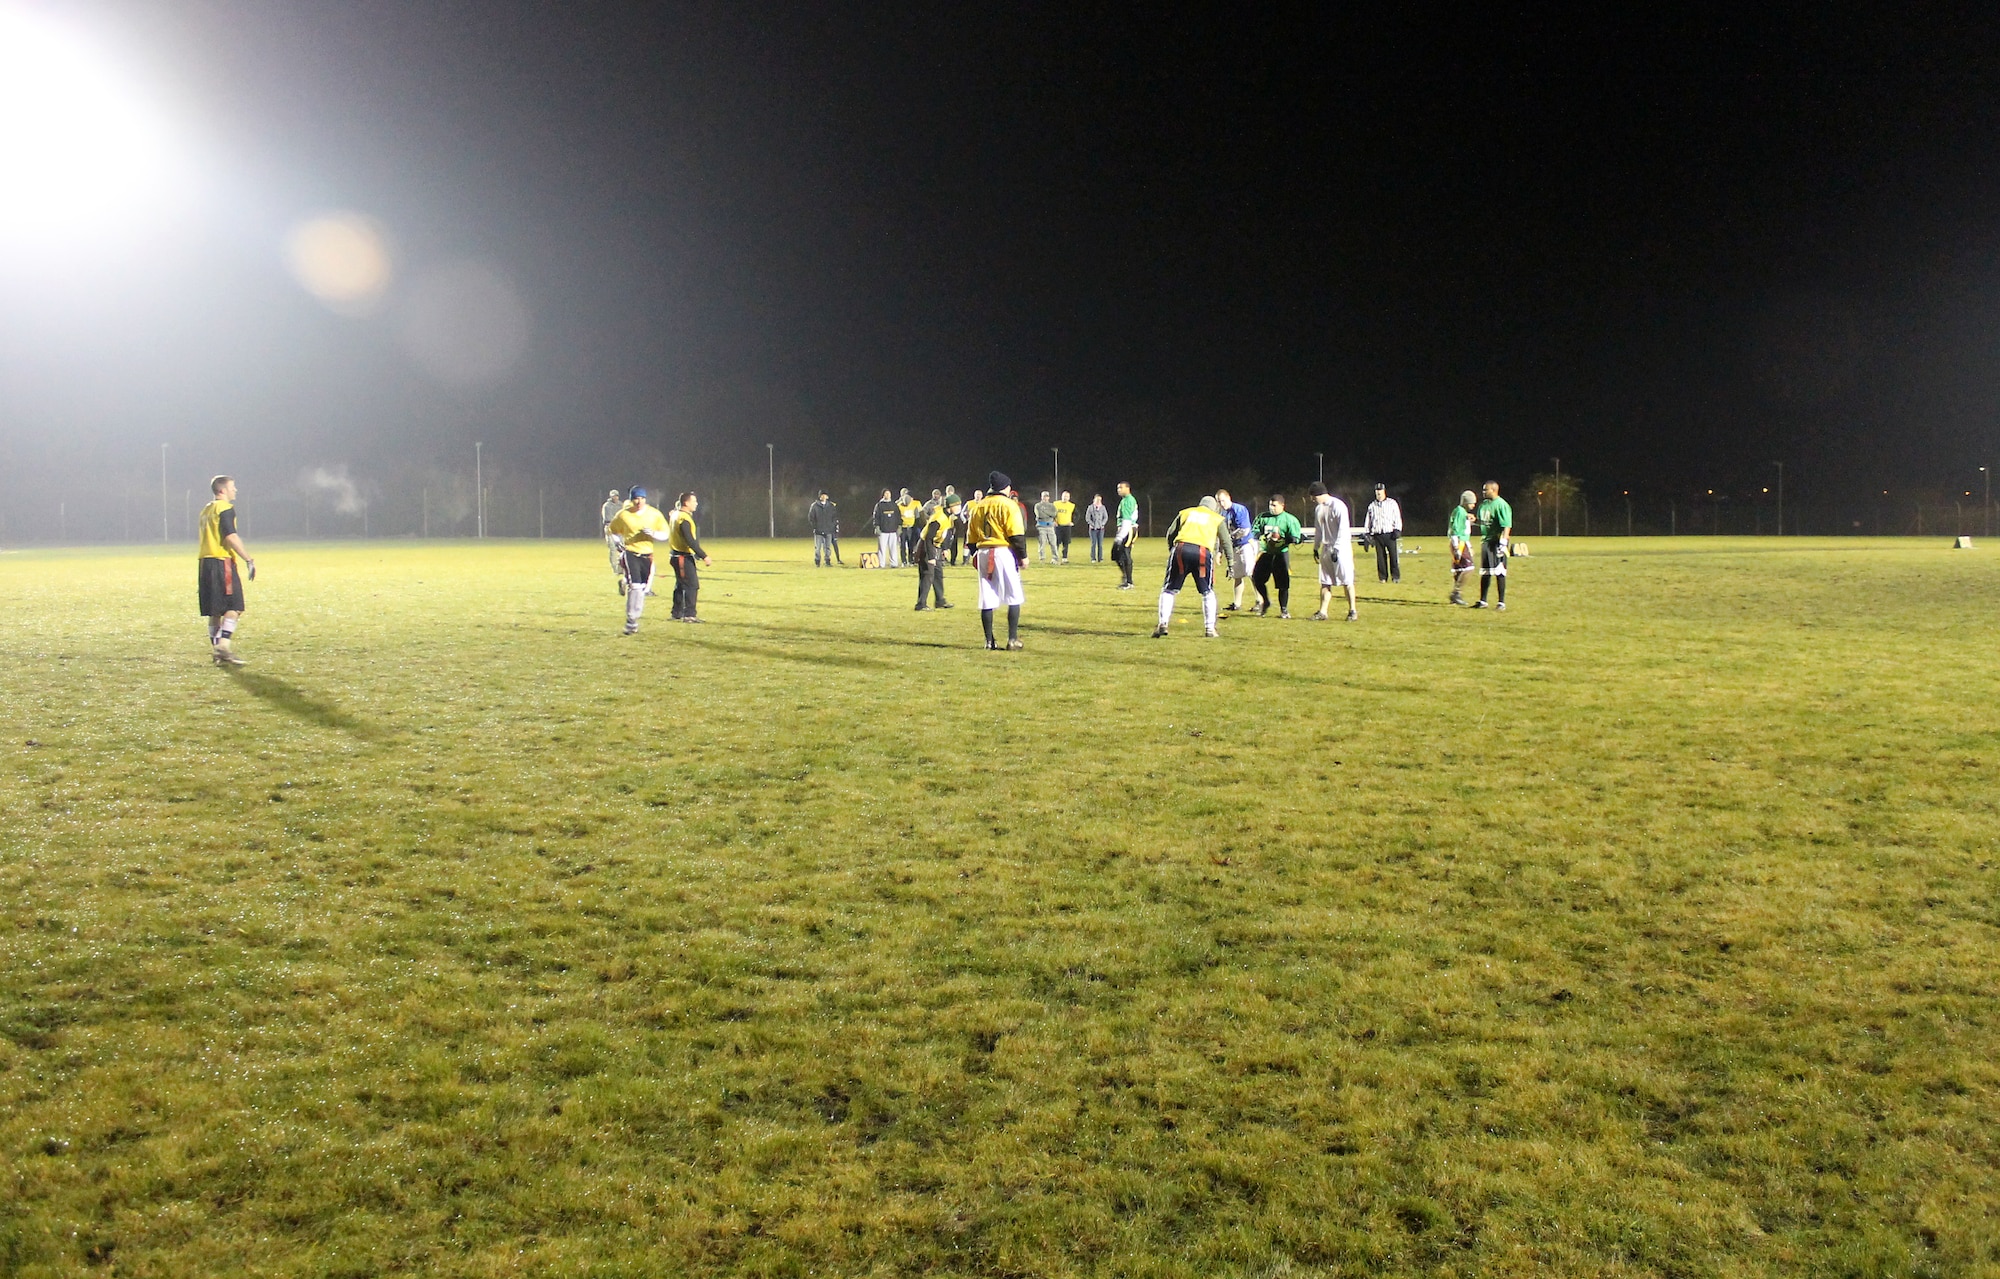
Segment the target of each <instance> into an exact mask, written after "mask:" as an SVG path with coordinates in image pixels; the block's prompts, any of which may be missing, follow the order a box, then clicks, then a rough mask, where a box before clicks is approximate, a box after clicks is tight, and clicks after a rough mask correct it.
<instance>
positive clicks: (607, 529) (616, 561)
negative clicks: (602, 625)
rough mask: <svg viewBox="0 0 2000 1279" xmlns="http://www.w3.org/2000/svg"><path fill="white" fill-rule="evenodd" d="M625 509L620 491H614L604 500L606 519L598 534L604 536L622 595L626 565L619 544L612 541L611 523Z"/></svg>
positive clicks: (606, 549)
mask: <svg viewBox="0 0 2000 1279" xmlns="http://www.w3.org/2000/svg"><path fill="white" fill-rule="evenodd" d="M624 509H625V504H624V503H623V502H621V501H619V500H618V490H617V489H612V490H611V492H610V493H609V494H608V495H607V496H606V497H605V499H604V510H603V512H602V514H603V516H604V518H603V519H602V520H601V521H599V524H598V532H600V533H602V534H603V535H604V549H605V551H606V553H608V554H609V555H610V557H611V576H612V577H614V578H616V579H617V581H618V593H619V594H620V595H623V594H624V593H625V564H624V559H623V557H622V555H621V554H620V552H619V550H618V546H617V544H616V543H615V542H613V541H612V540H611V521H613V520H615V519H617V518H618V512H620V511H622V510H624Z"/></svg>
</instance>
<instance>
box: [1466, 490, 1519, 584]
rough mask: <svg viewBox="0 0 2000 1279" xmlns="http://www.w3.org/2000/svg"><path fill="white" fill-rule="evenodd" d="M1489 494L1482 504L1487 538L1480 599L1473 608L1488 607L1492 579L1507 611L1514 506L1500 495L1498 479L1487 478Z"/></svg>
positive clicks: (1482, 551) (1482, 528) (1481, 526)
mask: <svg viewBox="0 0 2000 1279" xmlns="http://www.w3.org/2000/svg"><path fill="white" fill-rule="evenodd" d="M1485 493H1486V499H1485V500H1484V501H1482V502H1481V503H1480V504H1479V534H1480V537H1481V538H1482V539H1484V542H1483V545H1481V546H1480V548H1479V602H1478V603H1477V604H1474V605H1473V606H1472V607H1474V608H1485V607H1486V584H1487V583H1488V582H1491V583H1493V584H1494V587H1495V589H1496V590H1497V591H1498V592H1499V595H1500V602H1499V605H1498V607H1499V608H1500V609H1501V610H1502V611H1505V609H1506V607H1507V541H1508V539H1509V538H1510V537H1512V536H1513V534H1514V508H1513V507H1511V506H1509V505H1507V499H1506V498H1504V497H1501V496H1500V483H1499V481H1498V480H1488V481H1486V486H1485Z"/></svg>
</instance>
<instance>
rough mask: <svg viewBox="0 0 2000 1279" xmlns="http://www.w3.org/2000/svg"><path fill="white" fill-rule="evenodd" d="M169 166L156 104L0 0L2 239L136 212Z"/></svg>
mask: <svg viewBox="0 0 2000 1279" xmlns="http://www.w3.org/2000/svg"><path fill="white" fill-rule="evenodd" d="M175 168H176V164H175V155H174V147H173V142H172V138H171V137H170V133H169V130H168V129H167V128H166V126H165V122H164V121H163V119H162V118H161V116H160V114H159V112H158V110H157V109H156V108H154V107H153V106H152V105H151V104H149V103H148V102H146V101H145V99H144V98H143V96H142V95H141V94H140V93H139V92H138V91H137V89H136V88H134V87H133V86H132V85H131V84H130V83H129V82H128V81H127V79H126V78H125V77H124V76H123V75H121V74H120V72H119V70H118V68H117V67H116V66H115V65H114V64H113V63H112V62H111V60H110V59H108V58H107V57H105V56H104V55H103V54H102V53H100V52H99V51H98V50H96V49H93V48H92V47H91V46H90V45H89V44H88V43H87V42H86V41H84V40H83V39H81V38H80V37H79V35H78V34H77V33H74V32H71V31H68V30H65V29H64V28H62V27H61V26H58V25H57V24H56V23H54V22H52V21H50V20H49V19H48V18H46V17H44V16H42V15H39V14H36V13H33V12H31V11H25V10H23V9H21V8H20V7H17V6H15V5H13V4H10V3H8V2H7V0H0V240H15V241H19V240H22V239H33V240H40V239H45V238H47V237H49V236H50V235H54V234H59V235H60V236H61V237H62V238H65V239H67V238H70V237H73V236H75V235H76V234H77V233H78V232H80V231H81V232H93V231H97V230H99V229H103V228H107V227H115V226H117V225H119V224H120V223H123V222H130V221H134V220H137V219H139V218H141V217H143V216H144V215H145V213H146V212H147V210H148V208H149V206H152V205H154V204H155V203H156V202H157V201H158V200H159V198H160V196H161V194H162V192H163V191H164V190H165V189H166V188H167V187H169V186H170V185H171V183H172V181H173V179H174V177H175V172H174V170H175Z"/></svg>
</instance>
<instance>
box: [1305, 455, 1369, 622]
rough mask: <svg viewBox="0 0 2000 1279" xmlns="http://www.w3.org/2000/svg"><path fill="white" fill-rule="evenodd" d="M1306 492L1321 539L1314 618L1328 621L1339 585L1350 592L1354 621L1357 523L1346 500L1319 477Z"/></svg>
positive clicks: (1349, 609) (1316, 533) (1350, 615)
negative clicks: (1321, 481) (1338, 496)
mask: <svg viewBox="0 0 2000 1279" xmlns="http://www.w3.org/2000/svg"><path fill="white" fill-rule="evenodd" d="M1306 491H1307V492H1308V493H1311V494H1312V499H1313V536H1314V538H1315V539H1317V540H1318V542H1319V612H1317V613H1314V614H1313V621H1315V622H1324V621H1325V620H1326V606H1327V604H1328V603H1329V602H1330V601H1332V599H1333V588H1334V587H1336V586H1338V587H1339V588H1340V589H1341V590H1343V591H1345V592H1347V620H1348V621H1350V622H1351V621H1353V620H1355V619H1356V618H1357V617H1359V616H1360V614H1358V613H1356V612H1355V611H1354V526H1353V524H1352V523H1351V522H1350V519H1349V516H1348V514H1347V503H1345V502H1343V501H1341V500H1340V499H1339V498H1337V497H1335V496H1333V495H1332V494H1331V493H1328V492H1327V491H1326V485H1324V484H1321V483H1320V482H1319V481H1318V480H1314V481H1313V483H1312V487H1311V488H1309V489H1307V490H1306Z"/></svg>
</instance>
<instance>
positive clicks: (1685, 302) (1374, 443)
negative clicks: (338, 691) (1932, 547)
mask: <svg viewBox="0 0 2000 1279" xmlns="http://www.w3.org/2000/svg"><path fill="white" fill-rule="evenodd" d="M44 7H45V8H50V9H51V10H52V11H55V12H59V13H74V14H77V15H80V18H81V19H82V20H87V21H89V22H91V23H93V24H95V26H94V29H96V30H99V31H102V32H104V33H106V38H107V39H113V40H115V41H116V42H118V43H119V47H120V48H121V50H123V51H124V52H125V53H126V54H127V55H129V56H130V57H131V58H133V59H134V60H136V61H137V62H139V63H140V64H142V65H143V66H144V67H145V68H146V70H147V71H148V73H149V75H151V76H152V77H153V78H154V80H155V82H156V83H157V84H158V85H160V86H164V89H163V92H165V93H166V94H167V95H168V98H169V100H170V102H171V105H172V108H173V110H175V111H176V112H178V113H180V115H181V117H182V118H183V119H184V120H185V121H187V122H189V123H188V126H187V127H188V128H189V129H191V130H192V131H194V132H195V133H197V134H198V135H199V136H200V138H201V140H202V145H203V146H204V148H206V152H205V153H206V154H207V156H208V157H209V160H210V164H211V168H210V170H209V174H210V182H211V186H212V188H213V190H212V192H211V197H210V199H209V202H208V204H207V205H206V206H205V213H204V215H203V217H202V218H201V219H199V220H198V223H197V225H196V226H195V227H194V228H193V229H192V230H191V231H189V232H187V233H186V234H184V235H183V236H181V237H180V238H179V239H178V240H176V241H175V243H174V244H173V245H172V247H170V248H169V249H165V250H162V251H161V252H160V254H159V256H158V257H157V258H156V259H155V260H154V261H152V262H151V263H149V264H148V265H147V266H146V267H145V268H144V269H141V270H134V271H130V272H126V273H124V274H121V275H119V276H117V277H116V278H115V279H113V278H108V277H106V276H104V275H103V274H102V273H99V274H98V275H95V276H91V277H90V278H89V279H87V280H86V281H85V282H84V283H82V284H80V285H79V286H78V287H77V288H76V289H74V290H70V291H67V292H66V293H64V294H61V295H58V293H56V292H54V291H52V290H50V289H49V288H47V287H39V288H35V289H21V288H12V289H9V290H7V291H6V296H5V298H4V300H0V338H4V339H5V348H4V351H0V378H4V381H0V414H4V417H0V437H5V447H6V448H7V449H8V450H9V453H8V455H7V456H8V457H9V459H11V461H12V462H13V463H14V465H15V467H16V469H17V473H18V474H20V475H28V474H46V475H48V476H51V477H55V478H54V481H53V482H59V483H64V484H67V483H71V482H73V480H72V476H73V473H74V470H75V467H76V466H77V465H78V464H79V463H80V462H82V461H85V460H101V459H102V458H104V457H106V456H114V455H120V454H121V453H122V452H125V451H135V450H140V449H151V450H154V453H153V455H152V456H153V465H154V466H155V467H157V448H158V442H159V441H162V440H167V441H172V442H173V443H174V444H175V446H176V449H177V452H176V457H177V458H185V459H186V460H187V464H188V465H189V466H191V467H197V466H198V467H206V466H208V465H210V459H216V460H217V462H216V464H218V465H222V464H227V463H228V459H229V458H231V457H239V458H244V459H249V460H248V461H245V462H241V463H238V464H239V465H250V464H253V463H254V464H255V465H262V466H264V467H266V468H268V469H272V470H274V471H275V470H278V469H282V468H286V467H296V466H302V465H307V464H320V463H328V464H332V463H345V464H349V465H351V466H353V467H355V468H357V470H361V471H368V470H370V469H371V468H381V467H383V466H386V465H392V464H393V460H394V459H396V458H398V457H419V456H420V457H423V458H425V459H428V458H430V457H431V456H434V455H436V456H442V455H445V454H454V455H455V454H456V453H457V452H459V451H461V450H462V448H463V447H464V446H465V442H466V441H468V440H471V439H473V438H475V437H476V438H480V439H483V440H485V441H488V447H489V448H493V449H495V450H496V451H499V452H511V453H513V454H514V455H516V456H533V457H536V458H538V459H541V464H543V465H547V466H550V467H567V468H570V469H571V470H572V472H573V473H576V474H582V475H592V476H595V475H599V474H604V473H610V472H616V474H612V475H611V479H612V482H617V481H618V480H619V479H620V478H621V477H622V474H623V472H622V471H621V469H620V467H621V459H624V458H629V457H636V456H648V457H653V456H659V457H671V458H674V459H676V460H677V461H679V462H682V463H684V464H686V465H690V466H697V467H716V468H724V467H750V466H761V465H762V463H763V460H764V447H763V446H764V444H765V443H766V442H772V443H775V444H776V445H777V446H778V448H779V450H780V456H781V459H783V460H786V461H788V462H790V463H791V464H793V465H796V466H800V467H803V468H805V470H806V471H808V472H810V471H812V470H813V469H814V468H818V469H821V470H825V469H829V468H838V469H840V470H841V471H843V472H846V473H850V474H855V475H879V476H880V482H882V483H904V482H915V481H916V480H917V479H918V478H919V477H920V476H926V475H929V474H933V473H938V472H945V473H949V474H952V475H954V476H957V477H960V478H961V479H967V478H969V479H973V480H976V479H978V478H979V477H980V476H983V474H984V471H985V469H986V468H987V467H989V466H1001V467H1005V468H1009V469H1011V470H1013V471H1014V472H1015V473H1016V474H1017V475H1032V474H1039V471H1037V469H1036V468H1038V467H1041V466H1043V465H1044V463H1045V461H1046V459H1047V458H1048V449H1049V447H1050V446H1060V447H1061V448H1062V449H1063V451H1064V452H1063V458H1064V467H1065V470H1071V469H1072V468H1074V471H1075V473H1077V474H1080V475H1090V476H1093V477H1094V478H1096V479H1097V480H1098V481H1100V482H1103V481H1106V480H1108V479H1110V478H1113V476H1114V474H1134V475H1146V476H1165V475H1172V476H1177V477H1194V476H1198V475H1204V474H1220V473H1225V472H1234V471H1238V470H1242V469H1254V470H1256V471H1258V472H1260V473H1262V474H1263V475H1265V476H1268V477H1270V478H1271V479H1273V480H1284V481H1295V480H1299V479H1302V478H1310V476H1311V474H1312V467H1313V465H1314V462H1313V456H1312V455H1313V452H1314V451H1315V450H1321V451H1324V452H1325V453H1326V455H1327V468H1328V471H1329V472H1330V473H1332V472H1335V471H1338V472H1339V473H1340V474H1342V475H1348V476H1354V477H1357V478H1358V477H1362V476H1370V477H1372V476H1378V475H1379V476H1383V477H1387V478H1389V479H1391V480H1393V481H1395V482H1397V483H1398V484H1400V485H1409V486H1411V489H1412V491H1415V492H1429V491H1430V487H1431V486H1432V485H1434V484H1435V483H1436V482H1437V481H1439V480H1440V479H1442V478H1444V477H1446V476H1447V474H1455V473H1459V472H1463V471H1471V472H1477V473H1480V474H1494V475H1498V476H1502V477H1506V478H1508V479H1510V480H1518V479H1520V478H1524V477H1525V476H1526V475H1527V474H1528V473H1529V472H1530V471H1534V470H1540V469H1546V467H1547V465H1548V461H1549V458H1550V456H1551V455H1556V454H1559V455H1561V456H1562V458H1563V465H1564V469H1565V470H1566V471H1572V472H1575V473H1577V474H1579V475H1581V476H1582V477H1583V478H1584V482H1585V484H1586V486H1587V487H1588V488H1589V489H1590V490H1591V491H1592V493H1593V494H1600V493H1615V492H1617V491H1618V490H1620V489H1623V488H1630V489H1633V490H1635V491H1645V492H1649V493H1667V492H1680V491H1697V490H1699V489H1701V488H1704V487H1709V486H1715V487H1723V486H1744V485H1757V484H1762V483H1768V482H1769V478H1770V469H1771V468H1770V467H1769V463H1770V462H1771V461H1772V460H1773V459H1779V458H1782V459H1785V460H1786V461H1787V465H1788V467H1789V468H1790V470H1789V472H1788V478H1789V482H1791V483H1792V484H1794V485H1795V486H1796V491H1798V492H1800V493H1801V494H1811V493H1816V494H1817V495H1818V496H1819V498H1820V499H1821V500H1828V499H1832V498H1834V497H1836V496H1837V495H1840V494H1845V493H1850V492H1851V493H1860V492H1865V491H1872V490H1873V489H1876V488H1879V487H1884V486H1888V487H1897V486H1906V485H1928V486H1932V487H1933V488H1938V487H1942V486H1963V487H1974V486H1976V483H1977V478H1976V468H1977V467H1978V466H1979V465H1980V464H1982V463H1986V462H1989V461H1991V460H1993V459H1994V458H1995V457H1996V455H2000V429H1996V423H2000V169H1996V157H2000V88H1996V86H2000V80H1997V79H1996V75H2000V62H1996V60H1995V58H1994V56H1993V54H1994V50H1995V48H1996V42H1995V40H1994V30H1995V28H1994V23H1993V21H1992V19H1991V18H1990V16H1989V17H1988V18H1986V19H1980V20H1974V19H1967V20H1964V21H1958V20H1955V19H1951V18H1949V17H1943V16H1940V13H1941V11H1938V10H1927V11H1924V15H1925V16H1923V17H1921V18H1920V19H1916V20H1909V19H1906V18H1905V17H1903V16H1901V15H1900V14H1898V15H1895V16H1884V17H1881V18H1879V19H1877V20H1873V21H1866V20H1856V19H1854V18H1852V17H1848V18H1843V19H1842V20H1841V22H1840V25H1830V23H1831V21H1832V20H1831V19H1830V18H1829V17H1827V16H1826V15H1827V14H1828V13H1830V12H1832V9H1831V8H1830V7H1829V8H1826V9H1819V8H1806V7H1799V8H1797V9H1792V10H1781V9H1777V8H1771V9H1768V10H1760V11H1759V12H1758V14H1757V15H1756V16H1754V17H1750V18H1747V19H1746V18H1745V17H1743V16H1742V15H1741V14H1736V13H1730V14H1729V16H1727V17H1714V16H1710V17H1695V16H1689V15H1688V14H1686V13H1665V12H1663V13H1659V14H1655V15H1653V16H1651V17H1644V18H1640V17H1631V16H1623V15H1621V16H1618V17H1616V18H1615V19H1609V20H1600V21H1610V22H1611V23H1612V25H1591V24H1590V23H1587V22H1583V21H1580V20H1576V19H1573V18H1556V17H1545V18H1534V17H1529V16H1525V11H1521V10H1509V11H1507V12H1506V14H1505V15H1504V17H1488V18H1485V19H1479V20H1468V19H1466V18H1464V17H1462V16H1453V15H1451V14H1450V13H1449V12H1448V11H1444V10H1434V11H1422V10H1417V9H1413V8H1398V9H1395V10H1393V11H1385V12H1393V13H1395V14H1397V15H1400V16H1397V17H1388V18H1385V17H1382V16H1381V15H1362V16H1353V17H1343V18H1341V19H1339V20H1333V19H1329V18H1327V17H1325V16H1323V14H1324V12H1325V11H1323V10H1322V9H1320V8H1300V9H1296V10H1292V9H1275V8H1274V9H1272V10H1270V11H1268V12H1264V13H1261V14H1260V13H1258V12H1256V11H1254V10H1253V9H1250V8H1247V7H1243V6H1217V7H1215V8H1212V9H1199V8H1181V9H1168V8H1151V7H1140V6H1101V7H1100V6H1092V5H1085V4H1064V5H1034V6H1029V5H1019V6H1016V5H992V6H962V5H938V6H930V7H922V6H907V7H902V6H898V7H891V6H840V5H832V4H812V5H799V6H795V7H776V6H761V7H760V6H753V5H747V4H745V5H739V4H729V3H717V4H710V5H648V6H638V5H611V4H595V5H591V4H582V5H548V4H526V3H512V2H509V0H478V3H459V4H446V3H417V2H412V0H382V2H361V3H354V2H344V3H339V4H327V3H310V4H307V3H273V2H270V0H257V2H255V3H251V2H248V0H244V2H240V3H239V2H235V0H208V2H207V3H187V4H173V5H154V6H150V7H148V6H143V5H120V6H115V7H101V8H79V7H73V6H61V5H57V6H44ZM1330 8H1331V7H1328V9H1329V10H1330ZM1738 8H1747V7H1743V6H1739V7H1738ZM1353 12H1355V13H1356V14H1359V11H1353ZM1884 12H1885V14H1887V13H1889V11H1888V10H1886V9H1885V11H1884ZM1746 22H1747V23H1748V24H1749V25H1745V23H1746ZM324 209H352V210H357V211H359V212H362V213H364V214H366V215H368V216H370V217H372V218H374V219H376V220H377V221H378V222H379V223H380V224H381V225H382V226H383V227H385V228H386V229H387V230H388V232H389V235H390V236H391V240H392V244H393V249H394V261H395V265H396V271H397V278H396V284H395V285H394V286H392V288H391V290H390V292H389V294H388V295H387V298H386V300H385V303H384V307H383V309H381V310H380V311H379V312H378V313H377V314H374V315H371V316H367V317H362V318H355V317H351V316H344V315H338V314H335V313H333V312H332V311H329V310H328V309H327V308H325V307H323V306H321V305H320V304H319V303H317V302H316V301H315V300H314V299H313V298H311V297H309V296H308V295H307V294H306V293H305V292H304V291H303V290H302V289H300V288H299V287H298V285H297V284H296V283H295V282H294V281H293V280H292V279H291V278H290V276H288V275H287V273H286V270H285V267H284V264H283V261H282V259H281V253H280V249H279V245H280V243H281V241H282V239H283V236H284V234H285V230H286V228H287V227H288V226H289V225H291V224H292V223H293V222H294V221H296V220H297V219H299V218H301V217H303V216H305V215H308V214H310V213H313V212H315V211H318V210H324ZM465 262H476V263H478V264H480V265H481V267H482V269H486V270H489V271H491V272H492V273H494V274H496V275H497V276H498V277H499V278H501V279H503V280H505V281H507V282H508V284H509V285H510V286H511V287H512V288H513V289H514V290H515V292H516V295H517V296H518V298H519V300H520V302H521V304H522V305H523V307H524V308H525V312H526V316H527V329H526V334H527V336H526V342H525V345H524V346H523V347H522V348H521V351H520V354H519V356H518V359H517V360H516V361H515V362H514V363H513V364H511V365H510V366H509V367H508V368H507V369H506V371H505V372H504V373H503V374H501V375H498V376H494V377H490V378H486V379H484V380H481V381H478V382H477V383H476V384H472V385H461V384H451V383H450V382H448V381H441V380H440V379H439V378H438V377H437V376H435V374H434V372H430V371H426V369H425V368H423V367H422V366H421V365H420V363H419V362H418V361H415V360H413V359H412V358H411V357H410V354H409V352H408V350H407V349H406V348H405V346H404V345H402V344H399V342H398V340H397V336H396V335H397V333H398V331H399V330H398V324H399V318H398V317H399V308H406V307H408V306H410V305H412V302H411V299H412V298H413V297H415V296H418V293H419V292H420V287H419V286H420V285H421V283H422V281H423V280H424V279H425V278H426V276H427V275H428V274H431V273H434V272H437V271H439V270H443V269H446V268H449V267H451V266H452V264H457V263H465ZM46 284H47V280H46V279H44V280H43V285H44V286H46ZM135 456H138V455H137V454H136V453H135ZM144 461H145V459H144V457H143V456H139V461H138V463H135V465H136V466H137V467H138V471H139V473H142V474H143V473H144V470H143V464H144Z"/></svg>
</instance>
